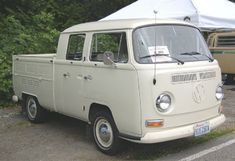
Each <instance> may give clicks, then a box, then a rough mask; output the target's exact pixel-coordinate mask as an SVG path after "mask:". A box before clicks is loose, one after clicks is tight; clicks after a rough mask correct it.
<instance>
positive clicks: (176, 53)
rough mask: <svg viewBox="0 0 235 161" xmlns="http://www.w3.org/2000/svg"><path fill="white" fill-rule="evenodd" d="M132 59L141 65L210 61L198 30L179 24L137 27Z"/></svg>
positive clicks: (207, 50)
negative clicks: (133, 57)
mask: <svg viewBox="0 0 235 161" xmlns="http://www.w3.org/2000/svg"><path fill="white" fill-rule="evenodd" d="M133 41H134V53H135V59H136V61H137V62H138V63H141V64H152V63H155V62H156V63H164V62H179V61H180V62H189V61H203V60H211V59H212V58H211V54H210V51H209V49H208V47H207V45H206V43H205V40H204V39H203V37H202V35H201V33H200V32H199V30H198V29H196V28H194V27H190V26H182V25H158V26H146V27H142V28H138V29H136V30H135V31H134V33H133Z"/></svg>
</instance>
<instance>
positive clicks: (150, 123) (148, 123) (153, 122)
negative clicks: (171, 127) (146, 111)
mask: <svg viewBox="0 0 235 161" xmlns="http://www.w3.org/2000/svg"><path fill="white" fill-rule="evenodd" d="M163 122H164V121H163V120H161V119H159V120H147V121H146V123H145V124H146V127H161V126H163Z"/></svg>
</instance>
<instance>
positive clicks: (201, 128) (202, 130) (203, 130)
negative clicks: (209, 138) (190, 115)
mask: <svg viewBox="0 0 235 161" xmlns="http://www.w3.org/2000/svg"><path fill="white" fill-rule="evenodd" d="M209 132H210V125H209V122H202V123H198V124H196V125H195V126H194V136H201V135H204V134H207V133H209Z"/></svg>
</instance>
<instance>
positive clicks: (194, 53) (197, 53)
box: [180, 51, 214, 62]
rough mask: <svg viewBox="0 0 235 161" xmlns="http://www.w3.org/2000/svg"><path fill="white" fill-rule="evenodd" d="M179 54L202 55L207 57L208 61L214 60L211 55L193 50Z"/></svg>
mask: <svg viewBox="0 0 235 161" xmlns="http://www.w3.org/2000/svg"><path fill="white" fill-rule="evenodd" d="M180 55H191V56H193V55H202V56H205V57H207V58H208V59H209V62H213V61H214V59H213V58H211V57H209V56H208V55H206V54H201V53H199V52H195V51H193V52H188V53H181V54H180Z"/></svg>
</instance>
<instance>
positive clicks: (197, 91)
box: [193, 84, 206, 103]
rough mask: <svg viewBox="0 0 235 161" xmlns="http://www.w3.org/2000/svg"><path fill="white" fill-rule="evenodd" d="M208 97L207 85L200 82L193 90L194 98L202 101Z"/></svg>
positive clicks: (198, 101) (196, 100)
mask: <svg viewBox="0 0 235 161" xmlns="http://www.w3.org/2000/svg"><path fill="white" fill-rule="evenodd" d="M205 98H206V91H205V87H204V86H203V85H202V84H198V85H196V86H195V87H194V90H193V100H194V101H195V102H196V103H201V102H202V101H203V100H204V99H205Z"/></svg>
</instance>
